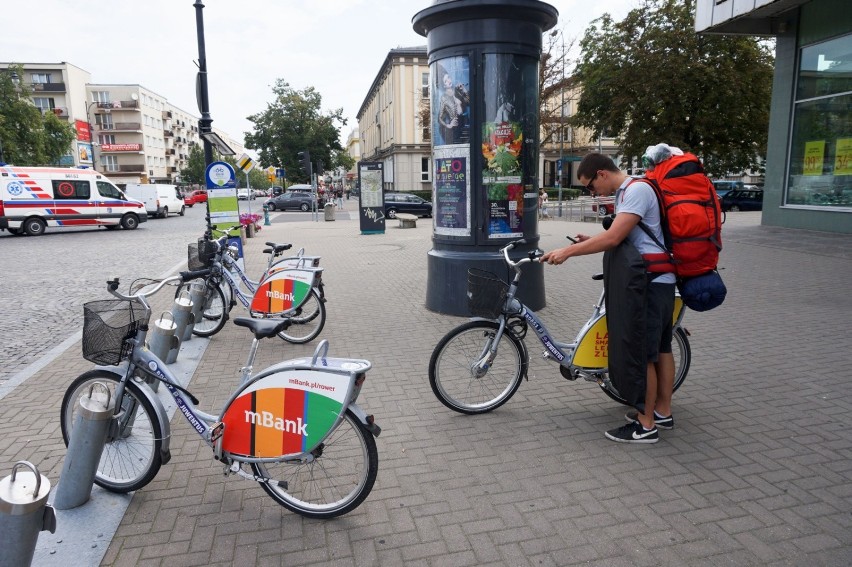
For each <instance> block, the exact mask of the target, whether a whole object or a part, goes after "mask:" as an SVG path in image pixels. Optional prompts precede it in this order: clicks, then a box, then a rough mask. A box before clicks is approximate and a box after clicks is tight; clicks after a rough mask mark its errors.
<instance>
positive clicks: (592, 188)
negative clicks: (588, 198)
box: [586, 171, 598, 192]
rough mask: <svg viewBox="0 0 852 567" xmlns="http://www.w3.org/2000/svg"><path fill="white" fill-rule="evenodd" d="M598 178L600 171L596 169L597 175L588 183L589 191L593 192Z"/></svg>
mask: <svg viewBox="0 0 852 567" xmlns="http://www.w3.org/2000/svg"><path fill="white" fill-rule="evenodd" d="M597 178H598V172H597V171H596V172H595V175H594V176H593V177H592V178H591V179H589V183H588V185H586V189H587V190H588V191H589V192H593V191H594V190H595V179H597Z"/></svg>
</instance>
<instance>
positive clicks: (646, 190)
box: [541, 153, 675, 443]
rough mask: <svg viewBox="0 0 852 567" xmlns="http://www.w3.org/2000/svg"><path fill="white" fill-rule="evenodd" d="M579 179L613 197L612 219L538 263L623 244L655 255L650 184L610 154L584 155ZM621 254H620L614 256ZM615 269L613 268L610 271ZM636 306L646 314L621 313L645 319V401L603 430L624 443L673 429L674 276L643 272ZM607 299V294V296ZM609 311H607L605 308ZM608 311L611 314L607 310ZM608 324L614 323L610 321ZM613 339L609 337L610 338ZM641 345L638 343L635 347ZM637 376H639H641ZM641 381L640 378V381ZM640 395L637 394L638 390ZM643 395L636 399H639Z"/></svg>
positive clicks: (655, 207) (656, 216)
mask: <svg viewBox="0 0 852 567" xmlns="http://www.w3.org/2000/svg"><path fill="white" fill-rule="evenodd" d="M577 178H578V179H579V181H580V183H582V184H583V185H585V186H586V188H587V189H588V190H589V191H590V192H591V193H592V194H593V195H603V196H610V195H613V194H614V195H615V212H616V215H615V219H614V220H613V221H612V225H611V226H610V227H609V229H608V230H606V231H604V232H601V233H599V234H597V235H595V236H592V237H589V236H586V235H582V234H580V235H577V243H576V244H572V245H570V246H566V247H564V248H558V249H556V250H551V251H550V252H548V253H546V254H545V255H544V256H542V258H541V261H542V262H544V263H548V264H554V265H558V264H561V263H563V262H565V260H567V259H568V258H571V257H572V256H585V255H587V254H596V253H598V252H606V251H612V250H614V249H616V248H617V247H619V246H620V245H622V243H626V244H627V245H632V246H633V247H635V249H636V251H638V253H639V254H641V255H643V256H647V255H653V256H657V255H659V253H660V248H659V246H657V245H656V244H655V243H654V241H653V239H651V237H650V236H649V235H648V234H646V232H645V230H643V228H642V226H640V222H641V223H642V224H644V225H645V227H647V229H648V230H650V231H651V232H652V233H653V234H654V235H655V236H656V237H657V238H658V239H659V241H660V242H662V241H663V232H662V227H661V224H660V206H659V204H658V201H657V196H656V193H655V192H654V189H653V187H651V186H650V185H649V184H648V183H646V182H644V181H641V180H637V179H633V178H631V177H628V176H627V174H625V173H624V172H622V171H620V170H619V169H618V167H617V166H616V165H615V163H614V162H613V161H612V159H610V158H609V157H608V156H605V155H603V154H600V153H591V154H588V155H587V156H586V157H584V158H583V161H581V162H580V166H579V167H578V168H577ZM614 257H615V258H621V257H623V256H614ZM613 272H615V270H613ZM640 281H641V284H640V287H642V286H644V290H643V289H639V290H638V291H639V293H640V297H642V292H644V294H643V295H644V299H642V300H641V301H640V302H639V304H638V305H640V307H639V309H642V307H641V306H642V305H644V313H635V312H634V313H632V314H625V315H626V316H627V317H631V316H633V317H635V318H636V320H644V332H642V331H643V329H640V336H641V335H644V343H645V344H644V350H645V354H646V356H645V357H644V360H645V389H644V404H643V403H642V402H641V401H639V402H637V403H636V407H637V409H638V410H639V411H631V412H628V413H627V415H626V416H625V417H626V418H627V420H628V423H627V424H626V425H623V426H621V427H618V428H615V429H611V430H609V431H607V432H606V434H605V435H606V437H607V438H608V439H611V440H613V441H618V442H622V443H656V442H657V441H658V440H659V432H658V430H657V428H660V429H671V428H672V427H674V419H673V418H672V415H671V399H672V388H673V386H674V358H673V356H672V348H671V341H672V312H673V310H674V294H675V276H674V274H673V273H662V274H644V277H641V278H640ZM607 303H609V297H608V298H607ZM607 311H610V310H609V309H607ZM610 315H614V312H611V313H610ZM610 325H612V322H611V321H610ZM610 339H611V341H612V337H610ZM637 346H642V345H637ZM614 356H615V353H614V352H613V349H612V346H611V347H610V357H611V360H610V367H611V369H612V367H613V365H614V364H617V363H618V362H620V361H617V360H613V358H614ZM639 378H640V379H641V376H640V377H639ZM640 383H641V380H640ZM640 394H641V392H640ZM641 398H642V397H641V395H639V397H638V399H639V400H641Z"/></svg>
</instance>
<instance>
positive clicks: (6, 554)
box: [0, 461, 56, 567]
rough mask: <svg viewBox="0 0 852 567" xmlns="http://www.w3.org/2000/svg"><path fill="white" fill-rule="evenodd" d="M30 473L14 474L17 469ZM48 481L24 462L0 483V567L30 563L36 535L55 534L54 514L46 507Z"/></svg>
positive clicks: (28, 463) (31, 465) (12, 566)
mask: <svg viewBox="0 0 852 567" xmlns="http://www.w3.org/2000/svg"><path fill="white" fill-rule="evenodd" d="M20 466H26V467H29V468H30V470H31V471H32V472H22V473H20V474H18V467H20ZM49 494H50V481H49V480H48V479H47V477H45V476H42V475H41V474H39V472H38V469H37V468H36V467H35V465H33V464H32V463H30V462H28V461H18V462H17V463H15V464H14V466H13V467H12V476H10V477H9V476H7V477H6V478H4V479H3V480H0V567H20V566H22V565H29V564H30V563H32V560H33V555H34V554H35V548H36V542H37V541H38V533H39V532H40V531H43V530H47V531H49V532H50V533H52V534H53V533H56V513H55V512H54V511H53V507H52V506H51V505H50V504H48V503H47V497H48V495H49Z"/></svg>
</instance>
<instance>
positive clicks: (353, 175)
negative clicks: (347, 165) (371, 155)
mask: <svg viewBox="0 0 852 567" xmlns="http://www.w3.org/2000/svg"><path fill="white" fill-rule="evenodd" d="M346 153H347V154H349V157H351V158H352V159H353V160H354V161H355V164H354V165H353V166H352V169H350V170H349V171H347V172H346V183H349V184H351V183H352V182H353V181H354V180H355V179H357V177H358V162H359V161H361V134H360V133H359V131H358V128H353V129H352V130H350V131H349V136H347V137H346Z"/></svg>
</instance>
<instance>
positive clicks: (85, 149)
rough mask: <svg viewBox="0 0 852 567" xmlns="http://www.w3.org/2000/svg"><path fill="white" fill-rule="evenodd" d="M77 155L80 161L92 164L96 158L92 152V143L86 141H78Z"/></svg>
mask: <svg viewBox="0 0 852 567" xmlns="http://www.w3.org/2000/svg"><path fill="white" fill-rule="evenodd" d="M77 157H78V158H79V162H80V163H84V164H91V163H92V161H93V158H94V154H93V153H92V144H91V143H86V142H77Z"/></svg>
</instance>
